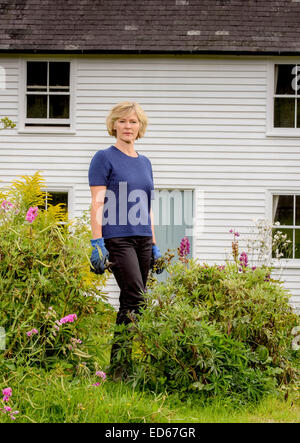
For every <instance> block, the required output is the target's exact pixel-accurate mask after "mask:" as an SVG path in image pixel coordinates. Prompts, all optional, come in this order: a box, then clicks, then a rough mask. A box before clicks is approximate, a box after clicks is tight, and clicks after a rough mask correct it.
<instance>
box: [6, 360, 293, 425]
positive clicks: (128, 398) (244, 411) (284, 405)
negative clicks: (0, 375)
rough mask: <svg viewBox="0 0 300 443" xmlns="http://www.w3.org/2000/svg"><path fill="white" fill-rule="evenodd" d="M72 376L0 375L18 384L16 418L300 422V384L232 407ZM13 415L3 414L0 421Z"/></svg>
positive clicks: (39, 373)
mask: <svg viewBox="0 0 300 443" xmlns="http://www.w3.org/2000/svg"><path fill="white" fill-rule="evenodd" d="M95 381H96V379H94V378H88V377H84V376H81V377H78V378H71V377H70V376H67V375H65V374H64V372H63V371H62V370H61V369H59V368H58V369H57V370H55V371H51V372H48V373H45V372H43V371H41V370H37V369H34V370H33V369H31V370H29V371H26V372H24V374H23V375H21V373H18V374H17V375H12V376H11V378H10V379H7V380H3V379H1V386H10V387H11V388H12V389H13V396H12V400H13V409H17V410H19V411H20V413H19V415H18V416H17V419H16V422H34V423H45V422H46V423H95V422H96V423H97V422H100V423H194V422H195V423H208V422H209V423H241V422H243V423H254V422H263V423H271V422H281V423H290V422H293V423H299V422H300V393H299V389H298V390H296V388H295V389H294V390H291V391H290V392H289V395H288V398H287V400H285V399H284V395H283V393H280V394H278V397H277V398H276V397H269V398H267V399H265V400H264V401H262V402H261V403H260V404H258V405H252V406H248V407H240V408H237V407H233V406H232V404H231V401H230V398H228V401H227V402H224V401H222V402H220V401H218V400H217V399H216V400H214V401H213V402H212V403H211V405H209V406H205V407H203V406H202V405H201V404H198V405H197V404H195V402H194V401H193V403H192V402H191V403H192V404H190V403H189V402H186V403H182V402H180V401H179V400H178V399H177V398H176V395H170V394H169V395H155V394H154V393H152V394H151V393H146V392H141V391H139V390H137V389H133V388H132V387H130V386H129V385H126V384H124V383H121V382H118V383H115V382H112V381H105V382H104V383H103V385H100V386H93V383H95ZM10 421H11V419H10V418H9V417H7V416H6V415H4V414H0V422H1V423H2V422H10Z"/></svg>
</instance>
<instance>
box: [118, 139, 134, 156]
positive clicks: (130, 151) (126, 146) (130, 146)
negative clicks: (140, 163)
mask: <svg viewBox="0 0 300 443" xmlns="http://www.w3.org/2000/svg"><path fill="white" fill-rule="evenodd" d="M115 147H116V148H118V149H120V151H122V152H124V153H125V154H127V155H134V156H135V154H136V152H135V150H134V143H125V142H123V141H122V140H117V141H116V143H115Z"/></svg>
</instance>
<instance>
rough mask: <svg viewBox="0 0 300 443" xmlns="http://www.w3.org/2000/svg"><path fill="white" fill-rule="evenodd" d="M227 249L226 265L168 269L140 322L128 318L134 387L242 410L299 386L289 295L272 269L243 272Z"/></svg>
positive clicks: (181, 263) (240, 259) (242, 260)
mask: <svg viewBox="0 0 300 443" xmlns="http://www.w3.org/2000/svg"><path fill="white" fill-rule="evenodd" d="M232 246H233V251H232V252H233V259H234V260H233V261H232V262H227V263H226V264H225V265H222V266H220V265H213V266H209V265H207V264H205V263H204V264H202V265H201V264H199V263H198V262H197V260H193V259H191V260H188V259H187V258H186V259H185V260H178V261H177V262H175V263H173V264H168V265H167V271H168V274H169V277H168V279H167V281H166V282H163V283H156V284H154V285H153V286H152V287H151V291H149V293H148V295H147V300H148V303H147V306H146V307H145V308H144V309H143V311H142V313H141V315H140V316H139V320H138V321H136V320H135V319H134V318H132V320H133V327H131V329H132V331H133V332H132V333H133V335H134V337H135V354H134V375H133V377H134V380H135V383H137V384H139V383H142V384H144V385H145V386H146V387H147V388H149V389H152V390H153V389H157V390H159V391H164V390H168V391H172V392H174V391H175V390H176V391H178V392H179V393H180V394H181V396H183V397H185V396H186V395H187V394H189V395H190V394H191V393H193V392H195V391H196V392H197V393H198V396H200V397H201V398H203V399H208V398H212V397H214V396H224V397H226V396H228V395H230V396H231V397H233V398H236V399H237V400H238V401H240V402H248V401H254V400H258V399H260V398H261V397H262V396H263V395H265V394H266V393H268V392H271V391H272V390H273V389H275V388H276V387H278V386H279V385H281V384H283V383H284V384H288V383H290V382H299V351H296V350H295V349H293V346H292V340H293V335H292V333H291V332H292V330H293V328H294V327H295V326H297V325H299V324H300V321H299V317H298V316H297V315H296V313H295V312H294V311H293V310H292V308H291V306H290V305H289V293H288V291H286V290H285V289H284V288H283V286H282V284H281V282H280V281H277V280H275V279H273V278H271V275H270V274H271V270H272V269H271V268H269V267H267V266H265V265H262V266H260V267H251V268H250V267H249V266H248V260H247V254H245V253H244V254H243V253H242V254H239V244H238V241H237V236H235V238H234V244H233V245H232Z"/></svg>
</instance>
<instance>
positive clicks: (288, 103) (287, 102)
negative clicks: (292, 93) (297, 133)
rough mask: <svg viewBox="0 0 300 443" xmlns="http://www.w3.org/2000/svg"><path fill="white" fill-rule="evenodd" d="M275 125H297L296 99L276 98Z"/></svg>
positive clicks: (292, 126)
mask: <svg viewBox="0 0 300 443" xmlns="http://www.w3.org/2000/svg"><path fill="white" fill-rule="evenodd" d="M274 127H275V128H294V127H295V99H293V98H275V99H274Z"/></svg>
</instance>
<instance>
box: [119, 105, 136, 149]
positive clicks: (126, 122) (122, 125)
mask: <svg viewBox="0 0 300 443" xmlns="http://www.w3.org/2000/svg"><path fill="white" fill-rule="evenodd" d="M114 129H115V130H116V137H117V139H119V140H122V141H124V142H125V143H132V142H134V141H135V140H136V138H137V136H138V133H139V129H140V122H139V119H138V117H137V115H136V112H135V111H131V112H130V114H127V115H126V116H124V117H120V118H118V120H116V121H115V124H114Z"/></svg>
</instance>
